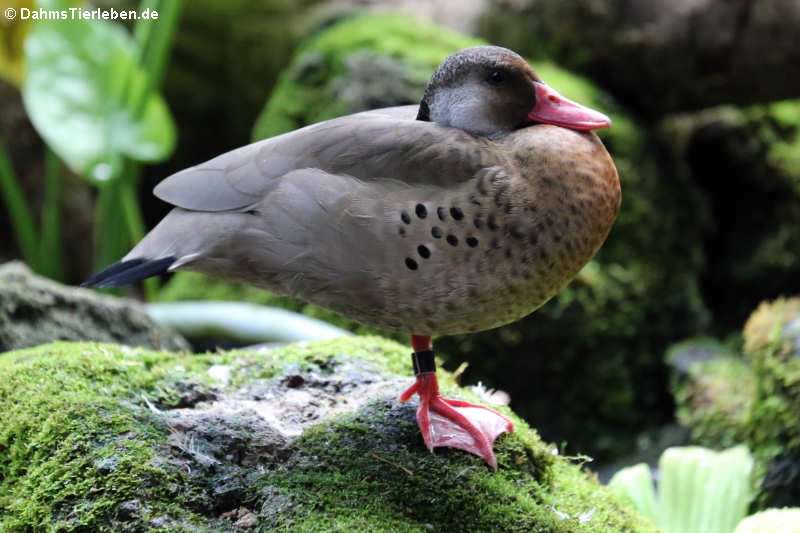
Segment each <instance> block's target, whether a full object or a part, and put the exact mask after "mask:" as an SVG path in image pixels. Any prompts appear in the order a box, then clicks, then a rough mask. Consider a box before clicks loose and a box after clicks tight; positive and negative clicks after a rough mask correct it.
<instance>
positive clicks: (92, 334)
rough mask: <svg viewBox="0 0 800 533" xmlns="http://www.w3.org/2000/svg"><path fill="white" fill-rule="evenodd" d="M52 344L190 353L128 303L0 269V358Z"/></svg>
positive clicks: (17, 268)
mask: <svg viewBox="0 0 800 533" xmlns="http://www.w3.org/2000/svg"><path fill="white" fill-rule="evenodd" d="M56 340H73V341H100V342H118V343H124V344H127V345H130V346H143V347H148V348H156V349H170V350H186V349H188V347H189V345H188V343H187V342H186V340H184V339H183V337H181V336H180V335H178V334H177V333H175V332H173V331H171V330H169V329H167V328H164V327H162V326H159V325H158V324H156V323H155V322H153V320H151V319H150V318H149V317H148V316H147V314H145V311H144V309H143V308H142V306H141V305H140V304H138V303H136V302H134V301H132V300H123V299H120V298H116V297H113V296H103V295H101V294H98V293H96V292H94V291H91V290H88V289H80V288H76V287H67V286H64V285H60V284H58V283H55V282H53V281H50V280H48V279H46V278H43V277H40V276H37V275H36V274H33V273H32V272H31V271H30V270H29V269H28V267H26V266H25V265H24V264H22V263H20V262H10V263H5V264H4V265H2V266H0V352H4V351H8V350H14V349H18V348H25V347H29V346H36V345H38V344H44V343H47V342H52V341H56Z"/></svg>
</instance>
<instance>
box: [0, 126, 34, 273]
mask: <svg viewBox="0 0 800 533" xmlns="http://www.w3.org/2000/svg"><path fill="white" fill-rule="evenodd" d="M0 192H2V195H3V200H4V201H5V204H6V207H7V208H8V214H9V217H10V218H11V225H12V226H13V228H14V233H15V235H16V239H17V244H18V246H19V249H20V251H21V252H22V257H23V258H24V259H25V262H26V263H28V265H30V267H31V268H33V269H34V270H38V266H39V254H38V247H37V242H38V237H37V234H36V227H35V226H34V225H33V217H32V216H31V211H30V209H29V207H28V203H27V202H26V201H25V195H24V193H23V192H22V187H20V185H19V180H18V179H17V176H16V174H14V169H13V168H12V167H11V161H10V160H9V158H8V152H6V147H5V145H4V144H3V143H2V142H0Z"/></svg>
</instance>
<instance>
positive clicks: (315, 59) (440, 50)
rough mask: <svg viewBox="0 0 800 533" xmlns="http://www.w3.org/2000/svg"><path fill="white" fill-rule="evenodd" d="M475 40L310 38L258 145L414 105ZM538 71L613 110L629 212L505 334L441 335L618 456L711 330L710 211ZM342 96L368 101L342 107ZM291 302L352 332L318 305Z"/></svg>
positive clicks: (619, 121)
mask: <svg viewBox="0 0 800 533" xmlns="http://www.w3.org/2000/svg"><path fill="white" fill-rule="evenodd" d="M476 44H481V42H480V41H478V40H476V39H473V38H471V37H466V36H464V35H460V34H457V33H454V32H452V31H450V30H447V29H445V28H441V27H439V26H435V25H432V24H429V23H423V22H420V21H418V20H415V19H410V18H408V17H406V16H396V15H395V16H393V15H375V14H362V15H359V16H354V17H350V18H345V19H344V20H342V21H340V22H338V23H336V24H333V25H331V26H328V27H327V28H326V29H325V30H324V31H322V32H320V33H317V34H315V35H313V36H311V37H309V38H308V39H307V40H306V41H304V42H303V44H302V46H301V47H300V48H299V49H298V51H297V55H296V56H295V58H294V59H293V60H292V62H291V63H290V65H289V67H288V68H287V70H286V71H285V72H284V74H283V75H282V76H281V78H280V80H279V82H278V84H277V85H276V87H275V90H274V91H273V93H272V95H271V97H270V99H269V101H268V102H267V104H266V106H265V108H264V111H263V113H262V115H261V117H260V118H259V121H258V123H257V125H256V128H255V132H254V134H255V137H257V138H260V137H264V136H269V135H275V134H278V133H282V132H284V131H287V130H290V129H294V128H297V127H300V126H305V125H307V124H310V123H313V122H317V121H320V120H325V119H328V118H331V117H334V116H337V115H340V114H345V113H351V112H355V111H359V110H362V109H366V108H368V107H370V105H372V104H373V103H379V104H380V105H389V104H402V103H408V102H413V101H418V100H419V98H420V96H421V95H422V91H423V88H424V86H425V83H426V82H427V79H428V77H429V76H430V74H431V73H432V72H433V71H434V69H435V68H436V66H437V65H438V64H439V62H440V61H441V60H442V59H444V57H446V56H447V55H448V54H450V53H452V52H453V51H455V50H457V49H460V48H464V47H467V46H473V45H476ZM360 64H366V65H375V64H381V65H384V66H383V67H382V70H381V73H382V77H385V78H386V79H383V80H375V81H376V83H382V84H383V85H384V86H387V87H392V86H394V87H401V88H402V94H399V91H398V92H386V93H384V95H385V96H396V97H398V99H397V100H396V101H389V100H380V101H379V102H376V101H375V99H374V98H373V96H371V95H372V94H373V92H374V91H373V90H372V89H370V88H369V87H371V86H368V88H367V89H365V90H364V91H360V92H359V91H350V90H349V89H346V90H345V89H342V88H343V87H350V80H349V78H350V77H351V76H356V74H355V72H356V71H355V70H353V69H354V68H356V67H354V65H356V66H357V65H360ZM533 66H534V68H535V69H536V71H537V73H538V74H539V75H540V77H541V78H542V79H543V80H545V81H546V82H548V83H549V84H551V85H552V86H553V87H555V88H556V89H557V90H558V91H560V92H562V93H563V94H564V95H565V96H567V97H568V98H571V99H574V100H577V101H578V102H581V103H583V104H586V105H589V106H590V107H593V108H595V109H599V110H602V111H603V112H604V113H607V114H609V115H610V116H611V118H612V120H613V125H612V127H611V128H609V129H604V130H599V131H598V133H599V135H600V136H601V138H602V139H603V142H604V143H605V144H606V146H607V148H608V150H609V152H610V153H611V154H612V156H613V158H614V161H615V163H616V165H617V168H618V170H619V173H620V178H621V180H622V191H623V192H622V194H623V200H622V210H621V212H620V215H619V218H618V220H617V222H616V225H615V227H614V229H613V230H612V232H611V235H610V237H609V239H608V241H607V242H606V244H605V245H604V246H603V248H602V249H601V250H600V253H599V254H598V256H597V257H596V259H595V261H593V262H592V263H590V265H589V266H587V267H586V268H585V269H584V270H583V271H582V272H581V273H580V274H579V275H578V277H577V278H576V279H575V280H574V281H573V282H572V283H571V284H570V285H569V286H568V287H567V288H566V289H565V290H563V291H562V292H561V293H560V294H559V295H557V296H556V297H555V298H554V299H553V300H552V301H551V302H550V303H548V304H547V305H545V306H544V307H543V308H541V309H540V310H538V311H536V312H535V313H533V314H532V315H531V316H530V317H528V318H526V319H524V320H522V321H520V322H517V323H516V324H511V325H508V326H505V327H503V328H500V329H498V330H494V331H490V332H483V333H479V334H476V335H468V336H455V337H446V338H443V339H437V350H438V351H439V353H440V354H443V355H444V356H445V357H446V358H447V360H448V363H449V364H450V365H451V366H452V367H456V366H458V365H459V364H460V363H461V362H462V361H467V362H468V363H469V364H470V366H469V368H468V369H467V371H466V373H465V374H464V379H465V380H472V381H473V382H474V381H477V380H478V379H481V380H483V381H484V382H486V383H487V385H488V386H490V387H497V388H501V389H503V390H506V391H508V393H509V394H510V395H511V397H512V398H513V399H514V405H515V408H516V409H517V410H518V412H519V413H520V414H521V415H522V416H523V417H524V418H526V419H528V420H535V421H536V424H537V426H538V427H539V429H540V430H541V431H542V434H543V435H544V436H545V437H546V438H548V439H552V440H554V441H558V442H562V441H567V442H568V443H569V446H570V449H571V450H575V451H577V450H581V451H582V452H584V453H590V454H592V455H593V456H595V457H597V458H608V457H613V456H619V455H623V454H626V453H629V452H631V451H632V450H633V449H634V447H635V440H636V438H637V435H638V433H639V432H640V431H641V430H643V429H645V427H647V426H651V427H654V426H655V427H657V426H660V425H662V424H664V423H666V422H668V421H669V420H671V419H672V408H673V405H672V401H671V399H670V396H669V392H668V387H667V372H666V370H665V368H664V367H663V361H662V356H663V351H664V349H666V347H667V346H668V345H669V344H671V343H672V342H674V341H676V340H679V339H682V338H686V337H688V336H693V335H696V334H698V333H699V332H700V331H702V329H703V328H704V327H706V326H707V324H708V319H709V315H708V312H707V311H706V308H705V304H704V302H703V300H702V298H701V296H700V292H699V286H698V281H697V278H698V276H699V275H700V272H701V271H702V268H703V253H702V248H701V244H702V235H703V233H702V232H703V228H704V226H703V225H702V221H703V220H705V217H704V208H705V206H704V204H703V203H702V200H703V198H702V196H701V195H700V194H699V190H698V188H697V187H695V186H694V185H693V184H692V183H691V182H689V183H687V182H685V181H677V180H671V179H668V176H665V175H662V173H661V171H660V170H659V168H658V166H657V162H656V160H655V156H654V152H655V150H654V148H653V140H652V138H650V137H649V135H648V133H647V128H646V127H645V126H644V125H643V124H640V123H637V122H636V121H635V120H634V119H632V118H631V115H630V114H629V113H628V112H627V111H626V109H625V108H623V107H622V106H621V105H620V104H619V103H618V102H616V101H615V100H614V99H613V98H612V97H611V96H610V95H609V94H608V93H605V92H604V91H602V90H600V89H598V88H597V87H596V86H595V85H593V84H591V83H590V82H588V81H587V80H585V79H583V78H580V77H578V76H575V75H574V74H571V73H570V72H568V71H565V70H564V69H561V68H559V67H557V66H556V65H554V64H553V63H552V62H547V61H538V62H534V63H533ZM364 76H366V74H358V75H357V76H356V77H357V78H358V79H363V78H364ZM377 78H380V77H377ZM376 86H377V85H376ZM342 91H344V92H345V93H346V94H351V95H358V96H359V97H358V98H356V97H354V98H352V99H349V100H348V99H342V98H341V95H342ZM406 91H408V92H407V93H406ZM698 219H700V222H698ZM173 283H180V284H181V285H182V286H183V287H184V291H183V293H184V295H183V296H181V298H189V297H195V298H196V297H202V294H201V293H199V292H198V290H197V288H196V287H197V286H199V285H201V284H200V283H198V282H197V280H195V283H194V284H193V285H192V283H190V282H181V281H178V279H177V277H176V280H175V281H174V282H173ZM167 290H168V291H169V290H170V288H168V289H167ZM176 292H179V291H175V292H173V293H172V297H175V296H176V294H175V293H176ZM235 292H237V293H244V291H243V290H241V289H235ZM191 293H193V294H191ZM284 301H285V299H276V300H275V302H276V303H278V302H284ZM288 305H290V306H291V307H292V308H294V309H303V312H310V313H319V314H320V315H324V316H326V319H328V318H331V319H333V320H335V321H336V322H335V323H336V324H337V325H340V326H342V327H346V328H348V329H351V330H353V329H356V328H355V327H354V326H352V322H350V324H351V326H350V327H348V326H347V325H346V324H347V321H346V320H343V319H341V317H335V315H333V314H332V313H329V312H320V311H318V308H314V307H306V306H304V304H297V303H291V304H288ZM325 313H327V315H325ZM334 317H335V318H334ZM566 332H568V333H566ZM488 354H491V357H487V355H488ZM531 379H535V380H536V385H535V386H531Z"/></svg>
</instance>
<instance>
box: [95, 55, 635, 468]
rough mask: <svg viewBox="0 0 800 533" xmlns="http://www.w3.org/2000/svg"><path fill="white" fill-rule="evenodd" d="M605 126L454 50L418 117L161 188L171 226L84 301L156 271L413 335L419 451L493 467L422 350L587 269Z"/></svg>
mask: <svg viewBox="0 0 800 533" xmlns="http://www.w3.org/2000/svg"><path fill="white" fill-rule="evenodd" d="M609 124H610V121H609V119H608V118H607V117H606V116H604V115H602V114H600V113H598V112H596V111H593V110H591V109H588V108H586V107H583V106H581V105H579V104H576V103H574V102H571V101H569V100H567V99H565V98H563V97H562V96H560V95H559V94H558V93H556V92H555V91H554V90H553V89H551V88H549V87H548V86H547V85H545V84H544V83H543V82H542V81H541V80H540V79H539V78H538V77H537V75H536V74H535V73H534V71H533V70H532V69H531V68H530V66H529V65H528V64H527V63H526V62H525V60H524V59H522V58H521V57H520V56H519V55H517V54H516V53H514V52H512V51H510V50H507V49H505V48H500V47H496V46H480V47H475V48H468V49H465V50H461V51H460V52H457V53H455V54H453V55H451V56H450V57H448V58H447V59H446V60H445V61H444V62H443V63H442V64H441V65H440V66H439V68H438V69H437V70H436V72H435V73H434V75H433V77H432V78H431V80H430V82H429V84H428V87H427V89H426V90H425V94H424V96H423V99H422V102H421V103H420V105H419V106H404V107H393V108H387V109H380V110H375V111H367V112H363V113H357V114H354V115H349V116H345V117H341V118H337V119H333V120H328V121H325V122H321V123H318V124H314V125H311V126H308V127H305V128H302V129H299V130H296V131H293V132H290V133H287V134H284V135H280V136H278V137H273V138H271V139H266V140H263V141H259V142H256V143H253V144H250V145H248V146H244V147H242V148H238V149H236V150H233V151H231V152H228V153H225V154H222V155H220V156H218V157H216V158H214V159H212V160H210V161H208V162H206V163H203V164H200V165H197V166H194V167H191V168H188V169H186V170H183V171H181V172H178V173H177V174H174V175H172V176H170V177H169V178H167V179H166V180H164V181H162V182H161V183H160V184H159V185H158V186H157V187H156V188H155V191H154V193H155V195H156V196H158V197H159V198H161V199H162V200H164V201H166V202H169V203H171V204H172V205H174V206H175V208H174V209H173V210H172V211H171V212H170V213H169V214H168V215H167V216H166V217H165V218H164V219H163V220H162V221H161V222H160V223H159V224H158V225H157V226H156V227H155V228H154V229H153V230H152V231H151V232H150V233H149V234H148V235H147V236H146V237H145V238H144V239H143V240H142V241H141V242H140V243H139V244H138V245H137V246H136V247H135V248H134V249H133V250H131V252H130V253H129V254H128V255H126V256H125V257H124V258H123V260H122V261H121V262H119V263H117V264H115V265H113V266H111V267H109V268H108V269H106V270H105V271H103V272H101V273H99V274H97V275H95V276H94V277H92V278H91V279H89V280H88V281H87V282H86V283H85V284H84V285H87V286H99V287H111V286H118V285H124V284H128V283H132V282H135V281H138V280H141V279H144V278H146V277H148V276H153V275H156V274H160V273H162V272H166V271H173V270H194V271H198V272H203V273H206V274H211V275H213V276H218V277H222V278H227V279H231V280H236V281H244V282H247V283H250V284H252V285H255V286H258V287H262V288H265V289H268V290H270V291H273V292H275V293H279V294H285V295H289V296H294V297H297V298H301V299H303V300H307V301H310V302H313V303H315V304H318V305H321V306H323V307H327V308H329V309H333V310H335V311H337V312H339V313H341V314H343V315H345V316H348V317H350V318H353V319H355V320H357V321H359V322H363V323H364V324H368V325H371V326H375V327H379V328H384V329H388V330H395V331H403V332H408V333H412V334H413V335H412V346H413V350H414V354H413V363H414V369H415V372H416V375H417V378H416V382H415V383H414V384H413V385H412V386H411V387H410V388H409V389H408V390H407V391H406V392H405V393H404V394H403V395H402V397H401V401H406V400H408V399H409V398H410V397H411V396H412V395H413V394H415V393H416V394H419V396H420V405H419V408H418V409H417V420H418V423H419V427H420V429H421V431H422V436H423V439H424V441H425V444H426V445H427V447H428V448H429V449H430V450H433V448H434V447H437V446H450V447H456V448H461V449H464V450H467V451H469V452H471V453H474V454H476V455H478V456H480V457H482V458H484V459H485V460H486V461H487V462H488V463H489V464H490V465H491V466H492V467H493V468H496V467H497V462H496V459H495V457H494V452H493V450H492V446H493V443H494V440H495V438H496V437H497V435H499V434H500V433H502V432H504V431H509V432H510V431H512V430H513V427H512V424H511V422H510V421H509V420H508V419H506V418H505V417H504V416H502V415H500V414H499V413H496V412H495V411H493V410H491V409H488V408H485V407H482V406H479V405H473V404H469V403H466V402H462V401H458V400H452V399H448V398H444V397H442V396H441V395H440V394H439V391H438V384H437V381H436V374H435V367H434V361H433V352H432V342H431V336H432V335H442V334H453V333H467V332H473V331H480V330H485V329H490V328H495V327H497V326H501V325H503V324H507V323H509V322H513V321H515V320H517V319H519V318H521V317H523V316H525V315H527V314H528V313H530V312H532V311H533V310H535V309H536V308H538V307H539V306H541V305H542V304H544V303H545V302H546V301H547V300H548V299H549V298H551V297H552V296H553V295H554V294H555V293H556V292H558V290H559V289H560V288H561V287H563V286H564V285H565V284H566V283H567V282H569V280H570V279H572V277H573V276H575V274H577V272H578V271H579V270H580V269H581V267H583V265H585V264H586V263H587V261H589V259H591V258H592V256H593V255H594V254H595V252H597V250H598V248H600V245H601V244H602V243H603V241H604V240H605V238H606V236H607V235H608V232H609V231H610V229H611V226H612V224H613V222H614V219H615V218H616V216H617V211H618V209H619V204H620V186H619V180H618V177H617V172H616V169H615V168H614V164H613V162H612V161H611V158H610V157H609V155H608V153H607V152H606V150H605V149H604V147H603V145H602V143H601V142H600V141H599V140H598V138H597V137H596V136H595V135H594V134H593V133H591V132H588V131H587V130H591V129H595V128H602V127H605V126H608V125H609Z"/></svg>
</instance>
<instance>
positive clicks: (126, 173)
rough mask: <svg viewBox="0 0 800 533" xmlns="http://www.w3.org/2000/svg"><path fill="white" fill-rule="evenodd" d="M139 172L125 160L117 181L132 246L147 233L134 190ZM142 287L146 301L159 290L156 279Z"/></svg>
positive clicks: (130, 162) (137, 194) (138, 169)
mask: <svg viewBox="0 0 800 533" xmlns="http://www.w3.org/2000/svg"><path fill="white" fill-rule="evenodd" d="M140 170H141V167H140V166H139V164H138V163H135V162H133V161H131V160H127V161H125V166H124V167H123V169H122V176H120V180H119V200H120V203H121V204H122V214H123V216H124V217H125V226H126V229H127V234H128V237H129V238H130V242H131V243H132V244H135V243H137V242H139V241H140V240H142V238H143V237H144V236H145V233H146V232H147V230H146V227H145V224H144V219H143V218H142V211H141V209H139V193H138V192H137V190H136V185H137V184H138V183H139V171H140ZM143 286H144V293H145V296H146V297H147V299H148V300H151V299H153V298H154V297H155V295H156V293H157V292H158V288H159V283H158V278H147V279H146V280H144V282H143Z"/></svg>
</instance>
